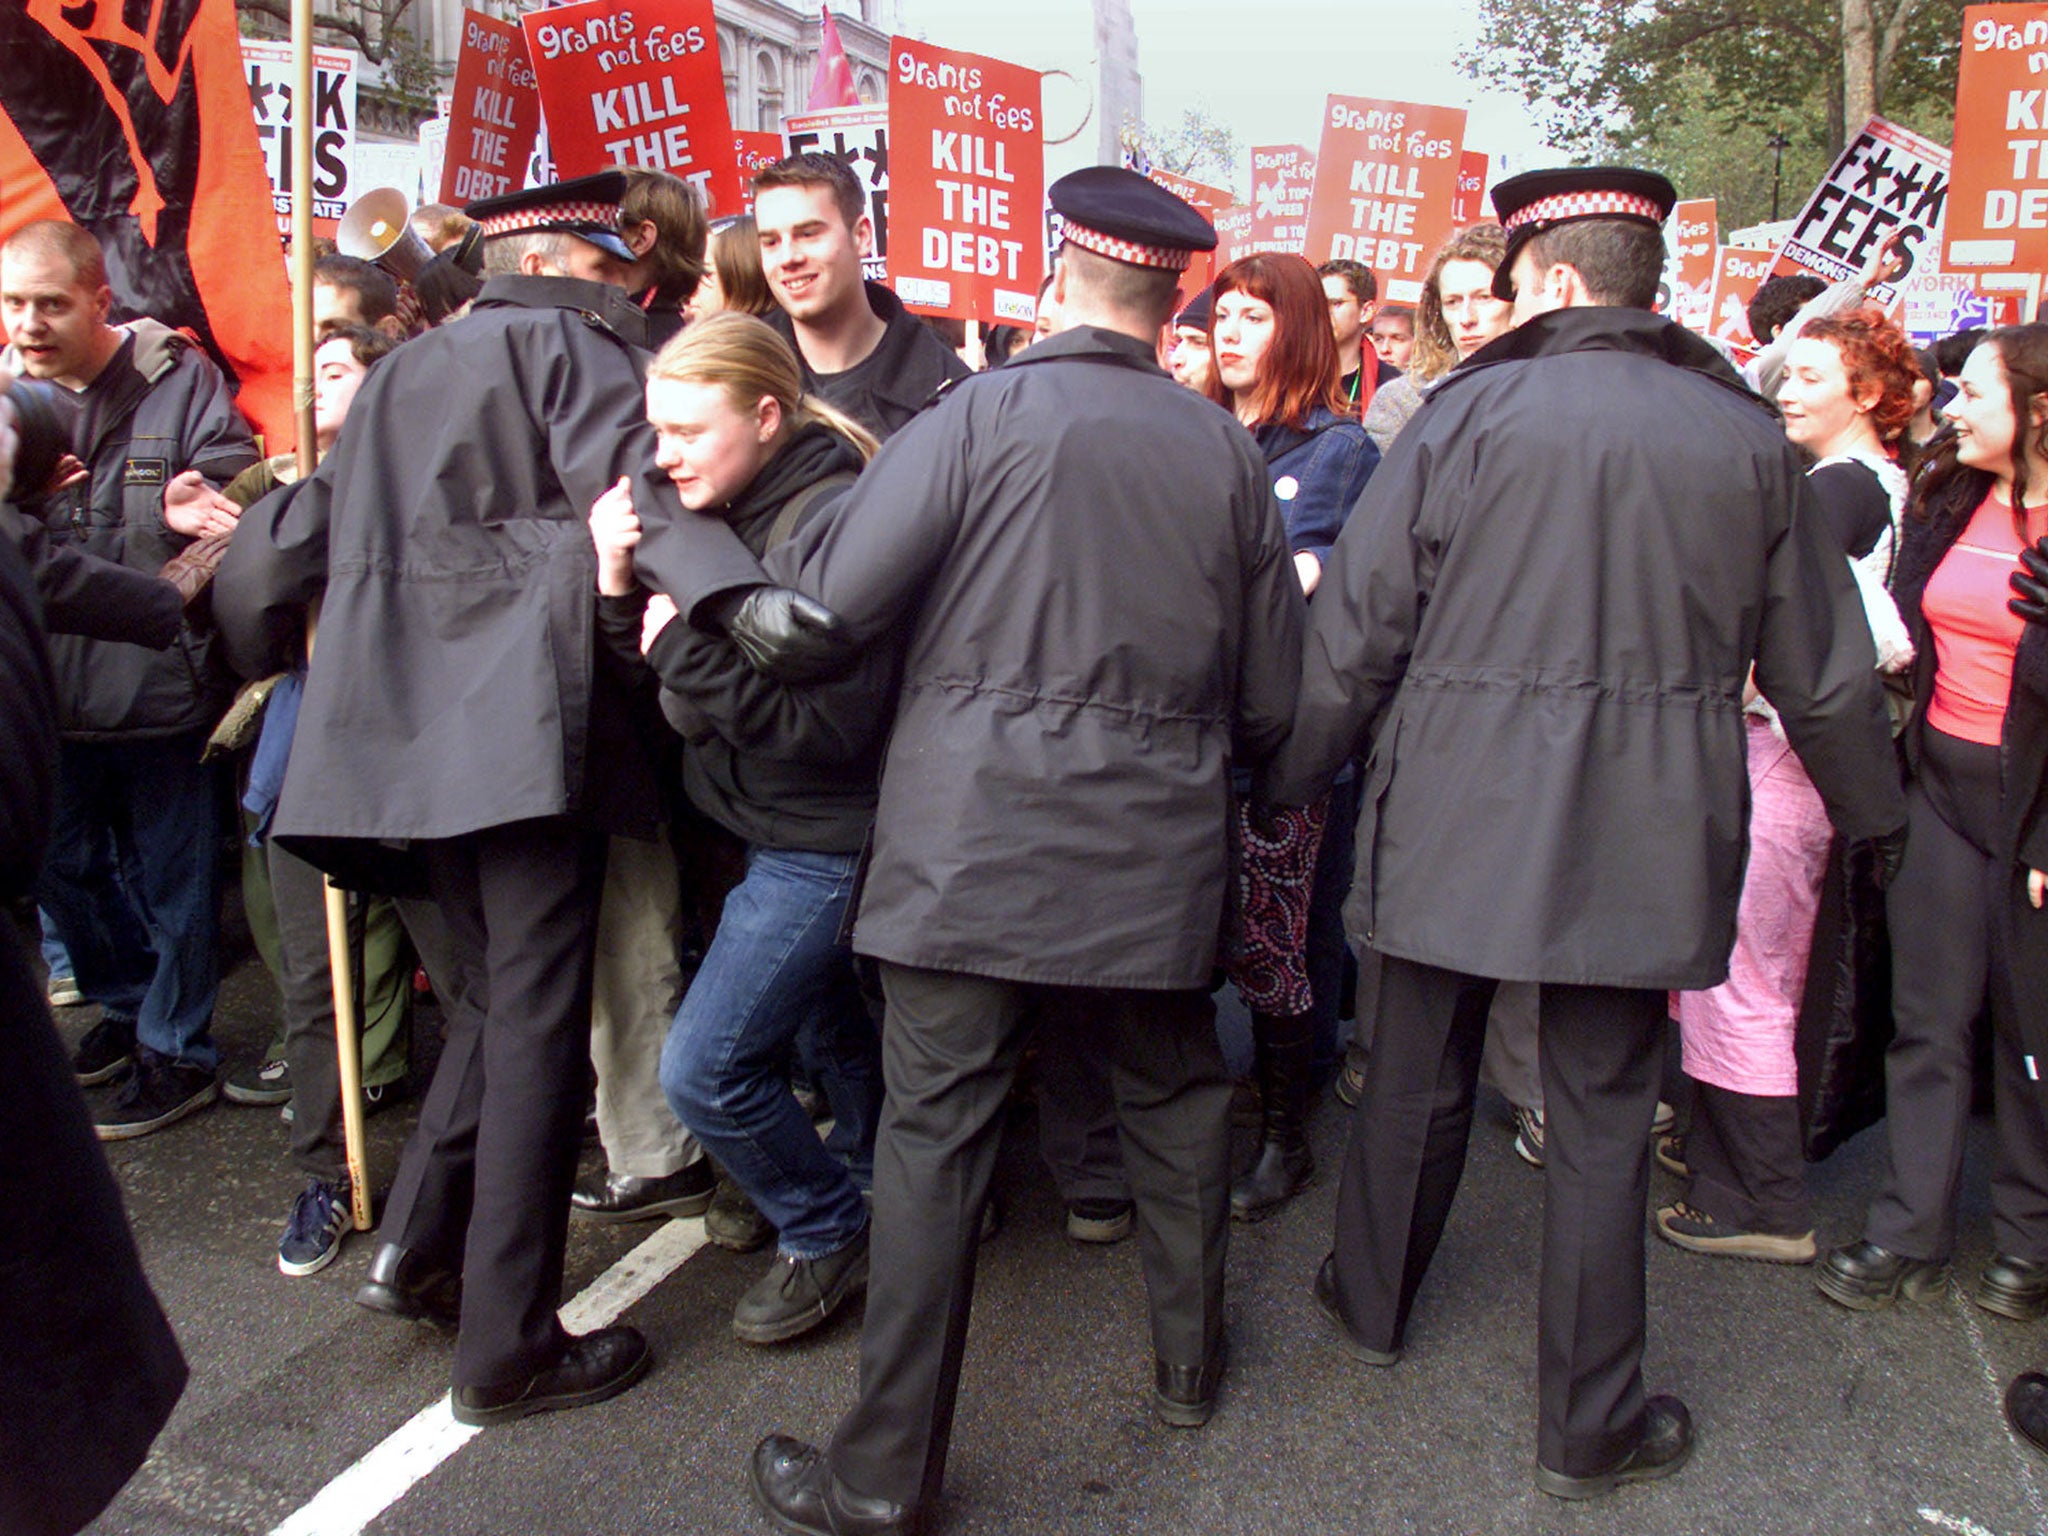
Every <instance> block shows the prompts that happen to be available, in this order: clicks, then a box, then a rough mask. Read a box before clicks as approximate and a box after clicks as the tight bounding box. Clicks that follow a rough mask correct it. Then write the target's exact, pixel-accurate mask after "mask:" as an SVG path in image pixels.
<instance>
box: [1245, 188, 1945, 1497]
mask: <svg viewBox="0 0 2048 1536" xmlns="http://www.w3.org/2000/svg"><path fill="white" fill-rule="evenodd" d="M1673 200H1674V194H1673V192H1672V189H1671V185H1670V183H1669V182H1667V181H1665V180H1664V178H1663V177H1661V176H1655V175H1650V174H1647V173H1644V172H1640V171H1628V170H1620V169H1615V168H1604V169H1594V170H1585V171H1554V172H1553V171H1539V172H1531V173H1529V174H1528V175H1525V176H1519V177H1515V178H1513V179H1511V180H1509V181H1506V182H1503V183H1502V184H1501V185H1500V187H1499V188H1498V189H1496V191H1495V192H1494V202H1495V206H1496V207H1497V208H1498V209H1499V211H1500V213H1501V216H1502V222H1503V223H1504V224H1505V225H1506V227H1507V229H1508V231H1509V243H1508V255H1507V259H1506V260H1505V261H1504V262H1503V263H1502V265H1501V268H1500V276H1499V277H1498V278H1497V279H1496V285H1495V292H1496V294H1497V295H1498V296H1499V297H1501V298H1510V297H1512V298H1513V299H1514V301H1515V306H1516V309H1515V312H1516V316H1517V318H1518V320H1520V321H1521V322H1522V324H1521V325H1520V328H1519V329H1517V330H1515V331H1513V332H1511V333H1510V334H1509V335H1507V336H1504V337H1502V338H1501V339H1500V340H1498V341H1496V342H1494V343H1493V344H1492V345H1491V346H1489V347H1487V348H1485V349H1484V350H1483V351H1481V352H1479V353H1478V354H1476V355H1475V356H1474V357H1473V358H1472V359H1471V360H1470V361H1469V362H1468V363H1467V364H1466V365H1465V366H1464V367H1463V368H1460V369H1458V370H1457V371H1456V372H1454V373H1453V374H1451V375H1450V377H1449V378H1447V379H1446V380H1445V381H1444V382H1443V383H1442V384H1441V385H1439V386H1438V387H1437V389H1436V390H1435V392H1434V393H1433V394H1432V395H1431V396H1430V398H1429V401H1428V403H1427V404H1425V405H1424V407H1423V408H1422V411H1421V413H1420V414H1419V415H1417V417H1416V418H1415V420H1414V421H1413V422H1412V423H1411V424H1410V425H1409V426H1408V428H1407V429H1406V430H1404V431H1403V433H1402V434H1401V436H1400V438H1399V439H1398V440H1397V441H1396V442H1395V445H1394V449H1393V451H1392V453H1391V454H1390V455H1389V456H1388V458H1387V459H1386V461H1385V462H1384V463H1383V464H1382V465H1381V468H1380V472H1379V473H1378V474H1377V475H1375V476H1374V477H1373V482H1372V485H1371V486H1370V487H1369V488H1368V489H1367V491H1366V493H1365V495H1364V496H1363V497H1362V498H1361V499H1360V501H1359V504H1358V507H1357V509H1356V510H1355V511H1354V512H1353V513H1352V515H1351V518H1350V520H1349V521H1348V522H1347V523H1346V524H1345V527H1344V532H1343V534H1342V536H1341V537H1340V538H1339V539H1338V541H1337V544H1336V546H1335V548H1334V549H1333V550H1332V552H1331V556H1330V560H1329V561H1328V563H1327V564H1326V565H1325V567H1324V575H1323V584H1322V587H1321V589H1320V590H1319V591H1318V593H1317V597H1316V603H1315V609H1314V612H1313V614H1312V615H1311V617H1310V621H1309V625H1310V634H1309V641H1308V645H1307V657H1308V662H1307V667H1306V670H1305V672H1304V675H1303V679H1302V688H1301V702H1300V706H1299V708H1298V710H1297V712H1296V716H1295V722H1294V731H1293V734H1292V736H1291V737H1290V738H1289V740H1288V744H1287V746H1286V748H1285V749H1284V750H1283V751H1282V753H1281V754H1280V755H1279V757H1278V758H1277V759H1276V760H1275V762H1274V764H1273V765H1272V766H1271V769H1270V774H1269V777H1268V779H1267V781H1266V782H1265V784H1264V785H1263V790H1262V792H1263V794H1264V796H1265V798H1266V799H1268V800H1269V801H1271V802H1272V803H1276V804H1299V803H1306V802H1307V801H1310V800H1312V799H1313V798H1314V797H1315V796H1316V795H1318V794H1320V793H1322V792H1323V791H1324V790H1326V789H1327V788H1328V787H1329V785H1330V782H1331V779H1332V777H1333V776H1334V775H1335V774H1336V772H1337V771H1338V769H1339V768H1340V767H1341V766H1342V765H1343V764H1345V763H1346V762H1349V761H1350V760H1351V759H1352V758H1353V757H1354V756H1356V755H1357V754H1358V752H1359V751H1360V750H1361V749H1363V748H1364V747H1365V746H1366V745H1367V743H1368V742H1369V743H1370V746H1371V754H1372V755H1371V758H1370V761H1369V763H1368V768H1367V777H1366V785H1365V793H1364V812H1363V815H1362V818H1361V821H1360V824H1359V828H1358V859H1357V877H1356V879H1357V884H1356V887H1355V889H1354V890H1353V892H1352V897H1351V901H1350V903H1349V904H1348V905H1347V907H1346V917H1347V920H1348V924H1347V925H1348V930H1349V933H1350V937H1351V941H1352V942H1353V944H1355V945H1370V946H1371V947H1372V948H1373V949H1375V950H1377V951H1379V953H1380V954H1381V955H1382V956H1384V957H1385V959H1384V969H1383V972H1382V979H1381V984H1380V1009H1381V1019H1382V1022H1381V1024H1380V1027H1379V1029H1378V1031H1377V1032H1376V1034H1375V1038H1374V1045H1373V1053H1372V1057H1371V1061H1370V1065H1369V1068H1368V1071H1367V1074H1366V1084H1365V1090H1364V1094H1363V1096H1362V1097H1361V1098H1360V1100H1359V1103H1358V1108H1357V1111H1356V1114H1355V1118H1354V1121H1353V1128H1352V1135H1351V1142H1350V1149H1349V1152H1348V1155H1347V1159H1346V1162H1345V1167H1344V1180H1343V1187H1342V1189H1341V1190H1340V1192H1339V1195H1338V1202H1337V1231H1336V1244H1335V1251H1334V1252H1333V1253H1332V1255H1331V1257H1330V1258H1328V1259H1326V1260H1325V1261H1324V1263H1323V1267H1322V1270H1321V1272H1320V1273H1319V1274H1318V1275H1317V1277H1316V1283H1315V1296H1316V1300H1317V1302H1318V1303H1319V1304H1320V1305H1321V1307H1322V1309H1323V1310H1324V1312H1325V1313H1327V1314H1328V1315H1329V1316H1330V1317H1331V1318H1332V1319H1333V1320H1334V1321H1335V1322H1336V1324H1337V1327H1338V1330H1339V1334H1340V1337H1341V1339H1342V1341H1343V1344H1344V1347H1345V1349H1346V1350H1347V1352H1349V1353H1350V1354H1351V1355H1352V1356H1353V1357H1354V1358H1356V1359H1359V1360H1361V1361H1364V1362H1366V1363H1368V1364H1372V1365H1378V1366H1390V1365H1392V1364H1394V1363H1395V1361H1396V1360H1397V1359H1398V1358H1399V1356H1400V1352H1401V1346H1402V1342H1403V1334H1404V1331H1405V1329H1406V1327H1407V1322H1408V1315H1409V1308H1410V1306H1411V1305H1412V1303H1413V1302H1414V1299H1415V1293H1416V1290H1417V1288H1418V1287H1419V1286H1420V1285H1421V1283H1422V1278H1423V1275H1424V1273H1425V1272H1426V1270H1427V1269H1428V1266H1429V1262H1430V1259H1431V1257H1432V1255H1433V1254H1434V1252H1435V1249H1436V1244H1437V1239H1438V1237H1439V1236H1440V1235H1441V1233H1442V1231H1443V1225H1444V1221H1445V1218H1446V1217H1447V1216H1448V1214H1449V1211H1450V1204H1451V1199H1452V1197H1453V1195H1454V1194H1455V1193H1456V1190H1457V1184H1458V1178H1459V1175H1460V1173H1461V1172H1462V1169H1463V1166H1464V1158H1465V1144H1466V1140H1467V1132H1468V1131H1469V1129H1470V1126H1471V1119H1472V1099H1473V1092H1474V1088H1475V1086H1476V1083H1477V1079H1478V1072H1479V1058H1480V1046H1481V1041H1482V1039H1483V1036H1484V1031H1485V1026H1486V1017H1487V1011H1488V1007H1489V1005H1490V1003H1491V1001H1492V997H1493V993H1494V990H1495V988H1496V986H1497V985H1498V983H1499V982H1501V981H1528V982H1540V983H1541V984H1542V1003H1541V1016H1540V1019H1541V1022H1540V1031H1541V1033H1540V1040H1541V1051H1540V1056H1541V1071H1542V1075H1543V1091H1544V1105H1545V1112H1546V1127H1545V1129H1546V1138H1545V1140H1546V1145H1545V1158H1544V1180H1545V1210H1544V1231H1543V1270H1542V1301H1541V1310H1540V1323H1539V1329H1540V1331H1539V1337H1538V1346H1537V1355H1538V1366H1537V1386H1538V1402H1539V1416H1538V1424H1537V1439H1536V1461H1537V1472H1536V1482H1537V1486H1538V1487H1539V1488H1541V1489H1542V1490H1543V1491H1544V1492H1545V1493H1549V1494H1552V1495H1555V1496H1557V1497H1560V1498H1588V1497H1592V1496H1594V1495H1598V1494H1601V1493H1605V1492H1606V1491H1608V1490H1609V1489H1611V1488H1613V1487H1614V1486H1615V1485H1616V1484H1617V1483H1622V1482H1633V1481H1638V1480H1642V1479H1645V1478H1652V1477H1659V1476H1663V1475H1665V1474H1667V1473H1670V1472H1674V1471H1676V1470H1677V1468H1678V1466H1679V1465H1680V1464H1681V1463H1682V1462H1683V1460H1684V1459H1685V1456H1686V1454H1687V1453H1688V1451H1689V1449H1690V1446H1691V1430H1690V1424H1689V1420H1688V1419H1687V1416H1686V1412H1685V1407H1684V1405H1683V1404H1682V1403H1680V1402H1679V1401H1678V1400H1677V1399H1676V1398H1670V1397H1658V1398H1649V1399H1647V1400H1646V1399H1645V1396H1644V1391H1643V1382H1642V1349H1643V1327H1644V1306H1643V1230H1644V1219H1643V1214H1644V1205H1645V1202H1646V1198H1647V1194H1648V1186H1649V1157H1650V1152H1649V1132H1650V1122H1651V1117H1652V1115H1653V1114H1654V1112H1655V1108H1656V1102H1657V1087H1658V1080H1659V1075H1660V1074H1659V1065H1660V1062H1661V1056H1662V1046H1663V1041H1664V1034H1665V1018H1664V1015H1665V994H1666V992H1667V990H1668V989H1691V988H1700V987H1709V986H1713V985H1715V984H1716V983H1718V982H1719V981H1721V980H1722V979H1723V978H1724V977H1725V976H1726V975H1727V969H1728V953H1729V949H1730V947H1731V945H1732V944H1733V942H1734V928H1735V911H1736V904H1737V899H1738V897H1739V895H1740V891H1741V884H1742V864H1743V848H1744V826H1745V813H1746V808H1747V788H1748V778H1747V773H1746V770H1745V766H1744V746H1743V726H1742V693H1743V685H1744V681H1745V678H1746V677H1747V676H1748V674H1749V672H1750V668H1751V665H1752V663H1754V667H1755V679H1756V683H1757V686H1758V687H1759V688H1761V689H1762V691H1763V692H1764V694H1765V695H1766V696H1768V697H1769V699H1770V700H1771V702H1772V703H1773V704H1774V705H1776V706H1777V709H1778V713H1779V716H1780V718H1781V719H1782V720H1783V721H1784V725H1785V729H1786V732H1787V734H1788V735H1789V736H1790V738H1791V741H1792V744H1793V746H1794V747H1795V748H1796V749H1797V750H1798V752H1799V756H1800V759H1801V761H1802V762H1803V764H1804V765H1805V767H1806V770H1807V772H1808V773H1809V774H1810V775H1811V776H1812V778H1813V781H1814V784H1815V786H1816V787H1817V788H1818V789H1819V790H1820V792H1821V795H1822V796H1823V798H1824V799H1825V800H1826V801H1827V805H1828V811H1829V814H1830V816H1831V817H1832V819H1833V820H1834V822H1835V825H1836V826H1837V828H1839V829H1840V830H1841V832H1842V833H1843V835H1844V836H1846V837H1851V838H1875V837H1880V836H1883V835H1892V834H1896V835H1899V836H1902V832H1901V829H1902V828H1903V824H1904V821H1905V807H1904V802H1903V800H1902V798H1901V796H1900V793H1899V786H1898V779H1897V774H1896V771H1895V770H1894V769H1893V767H1892V753H1891V742H1890V733H1889V730H1888V728H1887V725H1886V720H1885V710H1884V702H1883V697H1882V694H1881V692H1880V690H1879V687H1878V683H1877V677H1876V672H1875V665H1876V658H1875V655H1874V653H1873V650H1872V647H1871V644H1870V637H1869V632H1868V629H1867V627H1866V625H1865V622H1864V619H1863V612H1862V605H1861V603H1860V601H1859V600H1858V598H1857V595H1856V589H1855V586H1854V583H1853V582H1852V580H1851V579H1850V573H1849V570H1848V567H1847V565H1846V563H1845V562H1844V561H1843V559H1842V557H1841V553H1840V551H1839V549H1831V548H1830V547H1829V541H1828V539H1827V536H1826V533H1825V529H1824V527H1823V526H1822V520H1821V516H1820V513H1819V509H1818V506H1817V504H1816V503H1815V501H1814V499H1813V493H1812V491H1811V490H1810V489H1809V488H1808V487H1807V484H1806V478H1805V475H1804V473H1803V472H1802V467H1801V465H1800V463H1799V461H1798V459H1797V457H1796V455H1795V454H1794V453H1793V451H1792V450H1791V449H1790V447H1789V446H1788V445H1787V444H1786V441H1785V436H1784V433H1783V432H1782V431H1781V430H1780V429H1779V427H1778V424H1777V422H1776V420H1775V419H1774V417H1773V415H1772V414H1771V412H1770V411H1769V409H1768V408H1767V407H1765V406H1764V405H1763V403H1762V402H1761V401H1759V400H1758V399H1756V397H1755V396H1753V395H1751V394H1750V393H1749V392H1748V391H1747V390H1745V389H1744V388H1743V387H1742V385H1741V383H1740V381H1739V380H1738V379H1736V377H1735V376H1734V375H1733V373H1732V372H1731V371H1730V370H1729V369H1728V368H1727V366H1726V365H1725V364H1724V363H1722V362H1721V361H1720V359H1719V355H1718V354H1717V353H1715V352H1713V351H1712V350H1711V349H1710V348H1708V347H1706V346H1705V345H1704V344H1702V343H1701V342H1700V341H1699V340H1698V339H1697V338H1696V337H1694V336H1692V335H1691V334H1690V333H1689V332H1687V331H1684V330H1682V329H1680V328H1679V327H1677V326H1675V325H1672V324H1671V323H1670V322H1668V321H1665V320H1661V319H1659V318H1657V317H1656V316H1654V315H1652V314H1650V313H1648V310H1649V308H1650V304H1651V302H1652V300H1653V299H1654V297H1655V294H1656V291H1657V281H1658V276H1659V273H1660V272H1661V270H1662V265H1663V254H1664V246H1663V239H1662V235H1661V233H1660V226H1661V225H1662V222H1663V220H1664V218H1665V217H1666V216H1667V215H1668V214H1669V212H1670V209H1671V204H1672V202H1673ZM1892 852H1893V853H1894V854H1895V853H1896V849H1893V850H1892ZM1894 867H1895V865H1894Z"/></svg>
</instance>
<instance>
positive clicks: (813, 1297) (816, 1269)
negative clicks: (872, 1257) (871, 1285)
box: [732, 1227, 868, 1344]
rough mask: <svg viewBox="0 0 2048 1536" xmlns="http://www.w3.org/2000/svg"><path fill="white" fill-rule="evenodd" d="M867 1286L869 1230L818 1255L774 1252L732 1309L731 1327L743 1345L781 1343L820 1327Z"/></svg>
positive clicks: (863, 1228)
mask: <svg viewBox="0 0 2048 1536" xmlns="http://www.w3.org/2000/svg"><path fill="white" fill-rule="evenodd" d="M867 1288H868V1229H867V1228H866V1227H862V1228H861V1230H860V1236H858V1237H856V1238H855V1239H854V1240H853V1241H852V1242H850V1243H848V1244H847V1245H846V1246H845V1247H844V1248H841V1249H840V1250H839V1251H838V1252H836V1253H828V1254H826V1255H825V1256H824V1257H823V1258H821V1259H799V1258H796V1257H795V1256H793V1255H791V1254H787V1253H778V1254H776V1255H775V1262H774V1263H772V1264H770V1265H769V1266H768V1273H767V1274H765V1275H763V1276H762V1277H761V1278H760V1279H759V1280H757V1281H755V1282H754V1285H753V1288H752V1289H750V1290H749V1291H748V1292H747V1294H746V1295H744V1296H742V1297H741V1298H740V1302H739V1305H738V1306H737V1307H735V1308H733V1313H732V1331H733V1334H734V1336H735V1337H737V1338H738V1339H739V1340H740V1342H741V1343H743V1344H780V1343H781V1342H782V1341H783V1340H784V1339H793V1338H796V1337H797V1336H798V1335H799V1334H805V1333H809V1332H810V1331H811V1330H812V1329H813V1328H816V1327H818V1326H819V1325H820V1324H822V1323H823V1322H824V1321H825V1320H826V1319H827V1318H829V1317H830V1316H831V1315H832V1314H833V1313H834V1312H836V1311H838V1310H839V1308H840V1306H841V1305H842V1304H843V1303H845V1302H847V1301H849V1300H851V1299H852V1298H853V1297H855V1296H858V1295H860V1294H861V1292H863V1291H865V1290H866V1289H867Z"/></svg>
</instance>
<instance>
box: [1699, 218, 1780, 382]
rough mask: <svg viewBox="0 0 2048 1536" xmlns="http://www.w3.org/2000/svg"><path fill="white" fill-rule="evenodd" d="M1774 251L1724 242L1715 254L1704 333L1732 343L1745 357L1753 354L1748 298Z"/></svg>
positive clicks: (1766, 271) (1760, 283)
mask: <svg viewBox="0 0 2048 1536" xmlns="http://www.w3.org/2000/svg"><path fill="white" fill-rule="evenodd" d="M1776 255H1777V253H1776V252H1775V251H1761V250H1745V249H1744V248H1743V247H1742V246H1739V245H1724V246H1722V247H1721V251H1720V254H1719V255H1718V256H1716V257H1715V258H1714V298H1713V305H1712V310H1711V323H1710V324H1709V325H1708V327H1707V334H1708V335H1709V336H1712V337H1715V338H1716V339H1718V340H1720V341H1725V342H1727V343H1728V345H1729V346H1731V347H1733V348H1734V349H1735V351H1736V354H1737V355H1738V356H1740V357H1742V358H1744V359H1745V360H1746V359H1748V358H1750V357H1753V356H1755V354H1756V337H1754V336H1752V335H1751V334H1750V331H1749V301H1750V300H1751V299H1753V298H1755V297H1756V291H1757V289H1759V288H1761V287H1763V285H1764V279H1765V278H1766V277H1767V276H1769V275H1770V270H1771V261H1772V258H1773V257H1775V256H1776Z"/></svg>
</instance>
